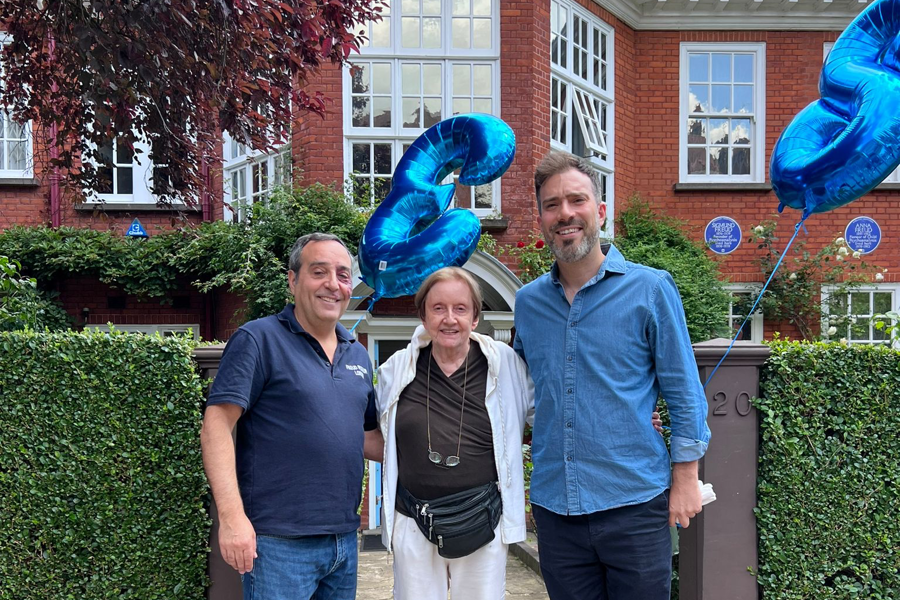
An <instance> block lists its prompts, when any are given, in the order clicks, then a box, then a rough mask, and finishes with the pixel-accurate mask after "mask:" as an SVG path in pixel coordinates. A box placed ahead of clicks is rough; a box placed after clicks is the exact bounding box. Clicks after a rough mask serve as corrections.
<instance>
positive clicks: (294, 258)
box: [288, 231, 353, 273]
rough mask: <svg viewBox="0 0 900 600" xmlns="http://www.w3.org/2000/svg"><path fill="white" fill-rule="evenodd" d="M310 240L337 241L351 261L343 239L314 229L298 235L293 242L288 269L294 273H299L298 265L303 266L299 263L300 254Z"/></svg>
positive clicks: (351, 260) (351, 257) (351, 256)
mask: <svg viewBox="0 0 900 600" xmlns="http://www.w3.org/2000/svg"><path fill="white" fill-rule="evenodd" d="M310 242H337V243H338V244H340V245H341V246H343V247H344V250H346V251H347V255H348V256H349V257H350V262H351V263H352V262H353V255H352V254H350V249H349V248H347V244H345V243H344V240H342V239H341V238H339V237H338V236H336V235H334V234H331V233H322V232H319V231H316V232H314V233H307V234H306V235H304V236H300V237H299V238H297V241H296V242H294V245H293V247H292V248H291V257H290V259H289V260H288V269H290V270H291V271H293V272H294V273H300V267H301V266H303V265H302V264H301V263H300V255H301V254H302V253H303V249H304V248H306V246H307V245H308V244H309V243H310Z"/></svg>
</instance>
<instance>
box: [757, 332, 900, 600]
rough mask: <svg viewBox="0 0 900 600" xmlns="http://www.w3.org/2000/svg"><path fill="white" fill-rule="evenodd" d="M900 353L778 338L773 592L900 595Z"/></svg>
mask: <svg viewBox="0 0 900 600" xmlns="http://www.w3.org/2000/svg"><path fill="white" fill-rule="evenodd" d="M898 381H900V353H898V352H896V351H893V350H890V349H888V348H885V347H873V346H859V345H854V346H847V345H844V344H823V343H799V342H793V343H788V342H783V341H776V342H775V343H773V344H772V356H771V358H770V359H769V361H768V362H767V364H766V366H765V369H764V374H763V380H762V384H761V395H762V398H761V399H759V400H757V402H756V404H757V407H758V409H759V412H760V420H761V423H760V434H761V444H760V449H759V453H760V456H759V464H760V468H759V484H758V485H759V491H758V497H759V500H758V508H757V522H758V528H759V552H760V554H759V582H760V585H761V586H762V588H763V592H764V596H765V598H766V600H807V599H810V600H812V599H816V600H819V599H822V598H840V599H850V598H870V599H876V600H887V599H889V598H890V599H893V598H898V597H900V546H898V544H897V540H900V521H898V520H897V514H898V513H900V488H898V485H897V478H898V474H900V437H898V436H897V431H898V429H900V412H898V411H897V407H898V406H900V386H898V385H897V382H898Z"/></svg>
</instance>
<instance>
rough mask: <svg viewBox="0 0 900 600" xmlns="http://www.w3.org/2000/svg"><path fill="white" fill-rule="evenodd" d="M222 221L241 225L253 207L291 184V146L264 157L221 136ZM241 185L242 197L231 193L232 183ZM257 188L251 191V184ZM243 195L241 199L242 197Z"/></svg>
mask: <svg viewBox="0 0 900 600" xmlns="http://www.w3.org/2000/svg"><path fill="white" fill-rule="evenodd" d="M222 138H223V141H222V157H223V160H222V192H223V204H224V210H223V213H222V218H223V220H225V221H229V222H235V221H237V222H243V221H245V220H246V219H248V218H249V216H250V214H251V212H252V207H253V204H254V203H256V202H261V201H262V202H264V201H265V200H266V199H268V197H269V194H271V193H272V191H273V190H274V189H276V188H278V187H280V186H289V185H290V183H291V169H290V161H291V144H290V142H288V143H286V144H283V145H282V146H281V147H280V148H279V149H278V150H277V151H276V152H273V153H271V154H266V153H265V152H260V151H258V150H253V149H252V148H249V147H248V146H245V145H244V144H242V143H240V142H237V141H235V140H234V139H232V137H231V136H230V135H229V134H228V132H227V131H226V132H224V133H223V135H222ZM235 181H238V182H239V183H238V185H239V186H240V185H243V188H242V189H241V190H240V191H242V194H237V197H235V196H236V194H235V193H234V183H233V182H235ZM256 183H258V184H259V185H258V187H257V188H256V189H254V184H256ZM241 195H243V198H242V197H241Z"/></svg>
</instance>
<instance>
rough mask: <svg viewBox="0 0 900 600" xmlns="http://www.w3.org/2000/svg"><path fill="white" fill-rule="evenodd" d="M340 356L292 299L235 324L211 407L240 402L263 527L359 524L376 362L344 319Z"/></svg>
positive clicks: (267, 531) (241, 451) (244, 474)
mask: <svg viewBox="0 0 900 600" xmlns="http://www.w3.org/2000/svg"><path fill="white" fill-rule="evenodd" d="M336 332H337V338H338V345H337V350H336V351H335V353H334V363H331V362H329V360H328V358H327V356H326V355H325V352H324V351H323V350H322V346H321V345H320V344H319V342H318V341H317V340H316V339H315V338H314V337H312V336H311V335H310V334H308V333H306V331H304V330H303V328H302V327H301V326H300V323H298V322H297V318H296V317H295V316H294V305H293V304H289V305H288V306H287V307H285V309H284V310H283V311H281V313H280V314H278V315H273V316H270V317H265V318H262V319H257V320H255V321H251V322H250V323H247V324H245V325H244V326H242V327H241V328H240V329H238V330H237V332H235V334H234V335H233V336H231V339H229V340H228V345H227V346H226V347H225V352H224V354H223V355H222V362H221V364H220V366H219V372H218V373H217V375H216V378H215V380H214V381H213V385H212V390H211V392H210V395H209V400H208V401H207V404H208V405H212V404H223V403H230V404H237V405H238V406H240V407H241V408H243V409H244V413H243V414H242V415H241V418H240V419H239V420H238V422H237V441H236V447H235V450H236V461H237V479H238V486H239V487H240V491H241V498H242V499H243V501H244V511H245V512H246V514H247V517H248V518H249V519H250V522H251V523H252V524H253V527H254V529H255V530H256V533H257V534H263V535H279V536H301V535H318V534H326V533H346V532H349V531H353V530H355V529H357V528H358V527H359V516H358V515H357V514H356V509H357V507H358V506H359V502H360V497H361V494H362V479H363V431H364V430H366V431H368V430H372V429H375V428H376V427H377V425H378V423H377V417H376V411H375V390H374V387H373V385H372V365H371V362H370V361H369V355H368V353H367V352H366V349H365V348H363V346H362V345H361V344H359V343H358V342H356V341H354V340H353V339H352V338H351V336H350V333H349V332H348V331H347V330H346V329H345V328H344V327H343V326H341V325H340V324H338V325H337V328H336Z"/></svg>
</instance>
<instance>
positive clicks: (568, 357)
mask: <svg viewBox="0 0 900 600" xmlns="http://www.w3.org/2000/svg"><path fill="white" fill-rule="evenodd" d="M566 360H567V361H569V362H572V355H571V354H570V355H569V356H567V357H566Z"/></svg>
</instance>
